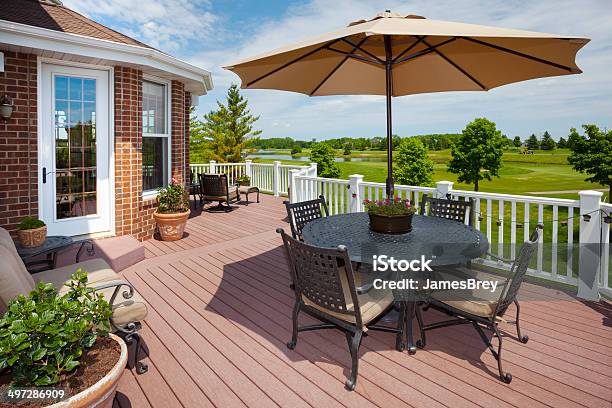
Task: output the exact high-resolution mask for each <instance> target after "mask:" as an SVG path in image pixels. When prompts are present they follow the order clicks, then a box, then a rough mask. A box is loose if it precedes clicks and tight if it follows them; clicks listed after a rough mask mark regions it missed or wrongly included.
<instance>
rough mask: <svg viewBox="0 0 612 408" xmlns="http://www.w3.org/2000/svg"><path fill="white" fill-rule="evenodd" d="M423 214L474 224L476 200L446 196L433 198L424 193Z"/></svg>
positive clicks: (421, 211) (421, 210)
mask: <svg viewBox="0 0 612 408" xmlns="http://www.w3.org/2000/svg"><path fill="white" fill-rule="evenodd" d="M420 213H421V215H429V216H431V217H440V218H446V219H449V220H453V221H458V222H461V223H466V221H467V223H468V225H470V226H473V225H474V200H473V199H472V198H469V200H468V201H461V200H451V199H445V198H433V197H429V196H427V194H423V199H422V201H421V209H420Z"/></svg>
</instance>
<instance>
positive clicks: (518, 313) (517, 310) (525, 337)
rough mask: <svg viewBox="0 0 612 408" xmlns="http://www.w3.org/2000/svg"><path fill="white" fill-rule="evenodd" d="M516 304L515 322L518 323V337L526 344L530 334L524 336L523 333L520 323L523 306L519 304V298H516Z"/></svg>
mask: <svg viewBox="0 0 612 408" xmlns="http://www.w3.org/2000/svg"><path fill="white" fill-rule="evenodd" d="M514 306H516V320H515V324H516V334H517V336H518V339H519V341H520V342H521V343H523V344H525V343H527V342H528V341H529V336H523V335H521V326H520V323H519V315H520V313H521V306H520V305H519V302H518V300H516V299H515V300H514Z"/></svg>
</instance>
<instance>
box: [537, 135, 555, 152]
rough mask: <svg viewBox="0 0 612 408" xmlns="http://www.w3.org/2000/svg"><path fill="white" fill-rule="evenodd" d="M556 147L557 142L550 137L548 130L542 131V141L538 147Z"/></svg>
mask: <svg viewBox="0 0 612 408" xmlns="http://www.w3.org/2000/svg"><path fill="white" fill-rule="evenodd" d="M556 147H557V143H555V140H554V139H553V138H552V136H551V135H550V133H548V130H547V131H545V132H544V134H543V135H542V142H541V143H540V148H541V149H542V150H554V149H555V148H556Z"/></svg>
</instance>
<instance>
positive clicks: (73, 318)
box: [0, 268, 112, 386]
mask: <svg viewBox="0 0 612 408" xmlns="http://www.w3.org/2000/svg"><path fill="white" fill-rule="evenodd" d="M68 286H69V289H68V290H67V291H66V293H64V294H59V293H58V292H57V289H56V288H55V287H54V286H53V285H52V284H50V283H42V282H40V283H38V285H37V286H36V289H34V290H33V291H32V292H30V294H29V295H28V296H25V295H19V296H18V297H17V298H16V299H14V300H12V301H11V302H10V303H9V305H8V310H7V312H6V314H5V315H4V317H2V319H1V320H0V372H4V371H8V372H9V373H10V375H11V378H12V379H13V381H14V382H15V383H16V384H17V385H23V386H32V385H36V386H45V385H50V384H55V383H57V382H59V381H61V380H62V375H64V374H67V373H70V372H71V371H73V370H74V369H75V368H76V367H77V366H78V365H79V359H80V358H81V356H82V355H83V353H84V351H85V350H86V349H88V348H90V347H92V346H93V345H94V343H95V342H96V338H97V337H98V336H107V335H108V333H109V331H110V323H109V319H110V317H111V314H112V311H111V307H110V305H109V304H108V302H107V301H106V300H105V299H104V297H103V296H102V294H100V293H96V292H95V291H94V290H93V289H91V288H88V287H87V273H86V272H83V271H82V270H81V269H80V268H79V269H78V270H77V271H76V273H75V274H73V275H72V276H71V281H70V283H69V284H68Z"/></svg>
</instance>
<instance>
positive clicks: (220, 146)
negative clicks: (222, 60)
mask: <svg viewBox="0 0 612 408" xmlns="http://www.w3.org/2000/svg"><path fill="white" fill-rule="evenodd" d="M226 103H227V104H223V103H221V102H219V101H217V106H218V109H217V110H213V111H210V112H209V113H207V114H206V115H204V124H203V132H204V135H205V136H206V137H207V138H209V139H210V149H211V151H212V156H213V158H214V159H215V160H217V161H219V162H239V161H240V160H241V159H242V152H243V151H244V150H246V149H248V148H249V147H251V146H252V144H253V141H254V140H253V138H254V137H255V136H257V135H259V134H260V133H261V130H255V131H254V130H253V124H254V123H255V122H257V120H258V119H259V116H253V115H252V114H251V112H250V110H249V109H248V100H247V99H245V98H244V97H243V96H242V95H240V91H239V90H238V86H237V85H236V84H232V85H231V86H230V87H229V89H228V91H227V102H226Z"/></svg>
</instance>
